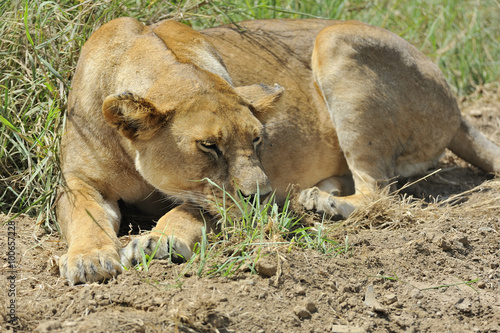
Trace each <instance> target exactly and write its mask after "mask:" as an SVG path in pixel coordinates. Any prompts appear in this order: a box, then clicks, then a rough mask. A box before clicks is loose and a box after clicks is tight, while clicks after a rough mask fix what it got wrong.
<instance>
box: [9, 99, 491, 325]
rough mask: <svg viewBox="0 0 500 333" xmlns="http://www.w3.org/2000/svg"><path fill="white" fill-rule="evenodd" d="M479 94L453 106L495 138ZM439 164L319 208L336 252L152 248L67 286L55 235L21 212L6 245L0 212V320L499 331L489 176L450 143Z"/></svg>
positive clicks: (488, 105) (486, 105) (61, 244)
mask: <svg viewBox="0 0 500 333" xmlns="http://www.w3.org/2000/svg"><path fill="white" fill-rule="evenodd" d="M483 95H487V97H488V98H487V99H486V100H485V99H480V100H479V102H474V103H471V102H469V100H466V101H463V106H464V113H465V114H466V115H467V116H468V117H469V118H470V120H471V121H472V122H473V123H474V124H475V125H476V126H477V127H479V128H480V129H481V130H482V131H483V132H484V133H486V134H487V135H488V136H489V137H490V138H491V139H492V140H494V141H496V142H497V143H500V100H499V98H498V95H496V94H495V92H492V93H491V94H489V95H488V94H487V92H483ZM441 167H442V168H443V171H441V172H438V173H436V174H435V175H433V176H430V177H428V178H426V179H425V180H422V181H420V182H418V183H417V187H410V188H408V189H403V192H402V193H405V194H404V195H398V196H396V197H394V196H393V197H386V198H380V200H377V201H376V202H375V203H374V204H373V205H372V206H370V207H369V208H367V209H366V210H364V211H360V212H358V213H357V215H356V216H354V217H352V218H349V219H348V220H347V221H340V222H338V221H337V222H330V225H331V226H332V229H331V232H330V236H331V237H333V238H334V239H337V240H339V241H342V242H345V244H346V245H345V246H346V249H347V251H346V252H345V253H343V254H342V255H341V256H337V257H332V256H327V255H322V254H320V253H319V252H316V251H312V250H301V249H297V248H293V249H291V250H289V249H288V248H284V249H282V248H276V249H269V251H270V252H269V253H270V254H269V255H268V256H267V257H264V258H263V259H262V260H260V262H257V264H256V270H257V273H252V272H250V271H245V270H239V271H238V272H237V273H236V274H234V275H233V276H231V277H211V278H207V277H203V278H200V277H198V276H197V275H196V274H195V273H193V272H191V273H188V274H184V273H183V272H184V269H185V267H186V266H185V265H186V264H180V265H178V264H173V263H170V262H168V261H165V260H156V261H153V262H152V264H151V266H150V267H149V270H148V271H147V272H145V271H142V272H141V271H137V270H129V271H126V272H125V273H123V274H121V275H119V276H118V277H117V278H116V279H113V280H111V281H109V282H107V283H102V284H97V283H94V284H90V285H77V286H69V285H68V284H67V282H66V281H64V280H63V279H61V278H60V277H59V272H58V268H57V260H58V258H59V257H60V256H61V255H62V254H64V253H65V251H66V250H67V247H66V244H65V243H64V242H63V241H62V240H61V238H60V236H59V235H57V234H51V235H49V234H46V233H45V232H44V230H43V229H42V228H40V227H39V226H37V225H36V223H35V222H34V221H33V220H32V219H31V218H29V217H26V216H20V217H17V218H15V219H13V220H12V221H11V223H10V225H11V226H12V225H14V226H15V236H14V235H13V237H12V239H14V241H15V245H14V253H9V248H10V245H9V242H10V241H11V238H9V234H8V231H9V230H8V227H9V224H5V222H6V221H7V220H8V217H7V216H0V223H1V225H2V233H0V249H1V252H0V257H1V258H2V266H1V267H2V268H1V269H2V278H1V279H0V294H1V297H0V298H1V299H2V300H3V301H2V302H1V304H0V331H2V332H3V331H7V330H9V329H10V330H13V329H16V330H17V331H26V332H28V331H35V332H110V331H127V332H129V331H133V332H387V331H389V332H499V331H500V269H499V265H500V235H499V233H500V179H498V178H493V179H492V176H491V175H486V174H484V173H482V172H480V171H478V170H476V169H475V168H472V167H471V166H469V165H467V163H465V162H463V161H460V160H458V159H457V158H456V157H454V156H453V155H451V153H448V154H447V155H446V156H445V157H444V158H443V160H442V164H441ZM410 194H412V195H414V196H418V197H421V198H423V199H424V200H415V199H414V198H412V197H410ZM127 237H128V236H123V239H124V240H125V239H127ZM11 259H12V260H11ZM13 272H14V273H13ZM12 274H15V279H11V277H12ZM12 290H14V291H15V295H14V294H12V292H11V291H12ZM12 302H13V303H12ZM11 304H15V305H14V313H15V316H16V318H17V321H16V326H14V327H12V326H9V325H10V324H9V320H10V319H11V316H10V314H11V313H12V305H11Z"/></svg>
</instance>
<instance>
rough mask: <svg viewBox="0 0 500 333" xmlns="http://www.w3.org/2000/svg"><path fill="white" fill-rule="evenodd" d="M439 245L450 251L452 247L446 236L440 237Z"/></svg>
mask: <svg viewBox="0 0 500 333" xmlns="http://www.w3.org/2000/svg"><path fill="white" fill-rule="evenodd" d="M437 246H439V247H440V248H441V249H443V251H450V250H451V249H452V247H451V244H450V243H449V242H448V241H447V240H446V239H444V238H439V239H438V240H437Z"/></svg>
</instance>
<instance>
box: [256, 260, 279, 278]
mask: <svg viewBox="0 0 500 333" xmlns="http://www.w3.org/2000/svg"><path fill="white" fill-rule="evenodd" d="M255 269H256V270H257V273H259V275H260V276H262V277H271V276H274V275H275V274H276V272H277V271H278V261H277V260H276V256H274V255H269V256H265V257H260V258H259V260H257V263H255Z"/></svg>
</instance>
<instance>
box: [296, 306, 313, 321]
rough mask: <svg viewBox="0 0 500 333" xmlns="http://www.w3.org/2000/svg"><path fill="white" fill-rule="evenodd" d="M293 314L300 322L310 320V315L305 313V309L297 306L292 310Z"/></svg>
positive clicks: (307, 312)
mask: <svg viewBox="0 0 500 333" xmlns="http://www.w3.org/2000/svg"><path fill="white" fill-rule="evenodd" d="M293 313H295V314H296V315H297V317H299V319H300V320H304V319H310V318H311V313H310V312H309V311H307V309H306V308H305V307H303V306H300V305H297V306H296V307H294V308H293Z"/></svg>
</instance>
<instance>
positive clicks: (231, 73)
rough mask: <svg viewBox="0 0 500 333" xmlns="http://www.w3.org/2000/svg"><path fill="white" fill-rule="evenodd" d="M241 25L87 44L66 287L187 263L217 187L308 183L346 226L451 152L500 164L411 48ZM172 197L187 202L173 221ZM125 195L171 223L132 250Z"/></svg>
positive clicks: (168, 27)
mask: <svg viewBox="0 0 500 333" xmlns="http://www.w3.org/2000/svg"><path fill="white" fill-rule="evenodd" d="M240 26H241V27H242V28H243V32H240V31H239V30H237V29H236V28H234V27H231V26H223V27H218V28H213V29H208V30H205V31H202V32H201V33H200V32H196V31H194V30H192V29H191V28H189V27H187V26H185V25H182V24H180V23H177V22H173V21H162V22H159V23H157V24H154V25H152V26H149V27H146V26H143V25H141V24H140V23H139V22H137V21H135V20H133V19H130V18H121V19H117V20H114V21H111V22H110V23H108V24H106V25H104V26H103V27H101V28H100V29H99V30H98V31H97V32H95V33H94V34H93V35H92V37H91V38H90V39H89V41H88V42H87V43H86V44H85V46H84V47H83V50H82V54H81V57H80V60H79V62H78V66H77V70H76V73H75V76H74V79H73V90H72V92H71V94H70V97H69V105H68V109H69V112H68V123H67V128H66V132H65V134H64V136H63V144H62V169H63V175H64V178H65V189H64V191H63V192H62V197H61V199H60V201H59V202H58V206H57V213H58V219H59V223H60V225H61V228H62V231H63V234H64V237H65V238H66V241H67V242H68V245H69V250H68V253H67V254H66V255H64V256H63V257H62V258H61V260H60V270H61V275H62V276H63V277H65V278H67V279H68V280H69V281H70V283H79V282H91V281H101V280H103V279H106V278H109V277H111V276H114V275H116V274H117V273H119V272H120V271H121V265H120V261H121V262H122V263H123V264H124V265H127V266H129V265H130V264H133V263H134V262H136V261H138V260H140V256H141V250H140V249H141V248H142V249H143V250H144V252H145V253H147V254H150V253H152V252H153V251H154V250H155V249H156V250H157V252H156V257H166V256H168V255H169V254H170V250H172V251H173V252H174V253H177V254H180V255H182V256H183V257H185V258H186V257H189V256H191V253H192V248H193V246H194V245H195V243H196V242H198V241H199V240H200V237H201V230H202V227H203V226H206V227H207V230H209V229H210V228H212V225H210V221H211V220H212V216H214V215H216V214H217V211H218V210H217V209H218V207H217V203H221V202H223V200H224V199H223V197H222V195H223V194H222V192H221V191H220V190H218V189H217V188H215V187H214V186H212V185H211V184H210V182H208V181H206V179H207V178H209V179H211V180H212V181H213V182H215V183H216V184H218V185H219V186H220V187H223V188H224V189H225V190H226V191H228V192H229V193H230V194H232V195H233V196H236V197H237V196H238V193H237V191H238V190H239V191H240V193H241V194H243V195H245V196H252V195H256V194H261V195H263V194H266V193H269V192H271V190H274V191H276V196H277V198H278V199H283V198H284V197H285V196H286V194H287V191H288V188H289V185H290V184H299V185H300V186H301V187H302V188H303V189H304V191H303V192H302V193H301V196H300V199H301V201H302V203H303V204H304V206H305V207H306V208H308V209H316V210H320V211H324V212H326V213H328V214H332V215H337V214H338V215H341V216H343V217H346V216H348V215H349V214H350V213H351V212H352V211H353V210H354V209H356V208H357V207H359V206H360V205H363V204H364V203H365V202H366V200H367V198H368V197H369V196H370V194H371V193H372V192H373V190H374V189H376V188H377V186H383V185H385V184H386V183H387V180H388V179H389V178H391V177H394V176H398V175H404V176H408V175H410V174H414V173H418V172H423V171H425V169H426V168H428V167H429V166H430V165H432V163H433V162H434V161H435V160H436V159H437V158H438V157H439V156H440V154H441V153H442V152H443V150H444V148H445V147H447V146H448V145H449V144H450V142H451V143H452V144H451V147H452V148H453V147H454V146H460V148H457V150H461V151H460V152H459V153H460V154H461V156H464V157H469V158H470V159H471V160H472V162H474V163H476V164H477V165H478V166H479V167H483V168H485V169H486V170H488V171H498V170H499V169H500V162H499V161H500V149H499V148H498V147H497V146H495V145H494V144H492V143H491V142H489V141H487V140H486V139H485V138H484V137H483V136H482V135H481V134H480V133H479V132H477V131H476V130H474V129H473V128H471V127H470V126H469V125H468V124H467V123H465V122H464V121H463V120H461V117H460V112H459V110H458V108H457V106H456V102H455V100H454V98H453V96H452V94H451V93H450V91H449V88H448V86H447V84H446V82H445V81H444V79H443V76H442V74H441V73H440V71H439V70H438V69H437V67H436V66H435V65H433V64H432V63H431V62H430V61H429V60H427V59H426V58H425V57H424V56H423V55H422V54H421V53H420V52H419V51H417V50H416V49H415V48H414V47H412V46H411V45H410V44H408V43H407V42H405V41H404V40H402V39H401V38H399V37H397V36H395V35H393V34H391V33H389V32H387V31H385V30H383V29H379V28H375V27H371V26H368V25H365V24H362V23H358V22H346V23H342V22H334V21H321V20H301V21H292V20H289V21H287V20H284V21H278V20H268V21H249V22H244V23H241V24H240ZM311 59H312V66H311ZM275 83H278V84H275ZM461 124H462V125H461ZM462 140H463V141H465V142H466V144H464V145H460V141H462ZM464 147H465V148H464ZM165 195H166V196H169V197H173V198H176V199H177V200H179V201H182V202H183V204H181V205H180V206H178V207H176V208H175V209H173V210H170V211H168V212H167V208H168V207H166V204H165V203H164V199H163V196H165ZM340 195H342V196H340ZM119 200H123V201H125V202H128V203H133V204H136V205H137V206H138V207H139V208H141V209H143V210H145V211H150V212H155V213H161V214H164V215H163V217H161V219H160V220H159V221H158V225H157V226H156V227H155V229H154V230H153V232H152V233H150V234H148V235H145V236H141V237H139V238H136V239H134V240H133V241H132V242H131V243H130V244H129V245H128V246H127V247H126V248H125V249H123V250H122V249H120V246H119V243H118V239H117V236H116V232H117V230H118V227H119V223H120V211H119V207H118V201H119ZM207 223H208V224H207ZM158 241H159V243H158ZM157 244H158V245H157Z"/></svg>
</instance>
